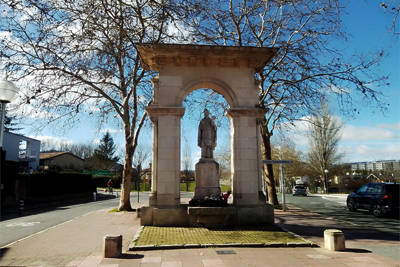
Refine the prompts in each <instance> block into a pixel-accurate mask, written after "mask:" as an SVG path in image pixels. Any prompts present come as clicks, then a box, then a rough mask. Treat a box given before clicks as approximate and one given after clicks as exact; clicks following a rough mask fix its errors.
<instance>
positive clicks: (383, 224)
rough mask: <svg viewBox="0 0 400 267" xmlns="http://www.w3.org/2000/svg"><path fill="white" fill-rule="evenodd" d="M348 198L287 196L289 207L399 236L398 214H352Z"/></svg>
mask: <svg viewBox="0 0 400 267" xmlns="http://www.w3.org/2000/svg"><path fill="white" fill-rule="evenodd" d="M278 198H279V201H281V195H279V196H278ZM346 198H347V195H341V196H338V195H325V196H324V195H308V196H307V197H304V196H292V195H291V194H289V195H288V194H286V195H285V199H286V204H288V205H292V206H295V207H298V208H301V209H303V210H306V211H310V212H314V213H318V214H322V215H324V216H326V217H329V218H334V219H337V220H340V221H344V222H348V223H351V224H353V225H358V226H360V227H364V228H369V229H374V230H379V231H382V232H386V233H392V234H393V233H394V234H397V235H398V234H399V232H400V220H399V215H398V214H397V215H391V216H385V217H383V218H376V217H375V216H374V215H372V214H371V213H369V212H368V211H364V210H358V211H357V212H350V211H348V210H347V207H346Z"/></svg>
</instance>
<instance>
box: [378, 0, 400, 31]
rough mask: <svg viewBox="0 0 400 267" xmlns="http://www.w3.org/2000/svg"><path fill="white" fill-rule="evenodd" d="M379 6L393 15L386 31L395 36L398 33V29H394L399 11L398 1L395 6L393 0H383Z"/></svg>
mask: <svg viewBox="0 0 400 267" xmlns="http://www.w3.org/2000/svg"><path fill="white" fill-rule="evenodd" d="M380 6H381V8H382V9H383V10H384V12H385V13H389V14H391V15H393V21H392V24H391V25H390V26H389V29H388V32H392V33H393V34H394V35H395V36H396V37H398V36H399V35H400V32H399V31H398V29H396V22H397V18H398V16H399V12H400V3H398V6H396V1H395V0H385V1H383V2H382V3H381V5H380Z"/></svg>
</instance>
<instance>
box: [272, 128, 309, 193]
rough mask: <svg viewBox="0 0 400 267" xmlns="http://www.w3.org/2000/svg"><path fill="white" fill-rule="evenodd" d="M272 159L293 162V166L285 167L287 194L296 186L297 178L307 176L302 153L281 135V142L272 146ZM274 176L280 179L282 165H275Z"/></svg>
mask: <svg viewBox="0 0 400 267" xmlns="http://www.w3.org/2000/svg"><path fill="white" fill-rule="evenodd" d="M271 151H272V158H273V159H279V160H293V164H288V165H285V167H284V174H285V185H286V193H290V190H291V188H293V186H294V185H295V184H296V180H297V177H300V176H304V175H305V164H304V161H303V155H302V153H301V152H300V151H299V150H297V149H296V145H295V144H294V143H293V141H292V140H290V139H289V138H287V137H285V136H283V135H280V138H279V141H278V142H277V143H276V144H275V145H273V146H272V148H271ZM272 167H273V170H274V176H275V177H279V172H280V165H279V164H274V165H273V166H272ZM279 184H280V183H279Z"/></svg>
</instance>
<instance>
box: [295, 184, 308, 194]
mask: <svg viewBox="0 0 400 267" xmlns="http://www.w3.org/2000/svg"><path fill="white" fill-rule="evenodd" d="M297 195H302V196H307V189H306V188H305V187H304V185H296V186H295V187H293V196H297Z"/></svg>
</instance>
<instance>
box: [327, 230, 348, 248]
mask: <svg viewBox="0 0 400 267" xmlns="http://www.w3.org/2000/svg"><path fill="white" fill-rule="evenodd" d="M324 241H325V248H326V249H328V250H330V251H343V250H346V246H345V241H344V234H343V233H342V231H340V230H337V229H327V230H325V231H324Z"/></svg>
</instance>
